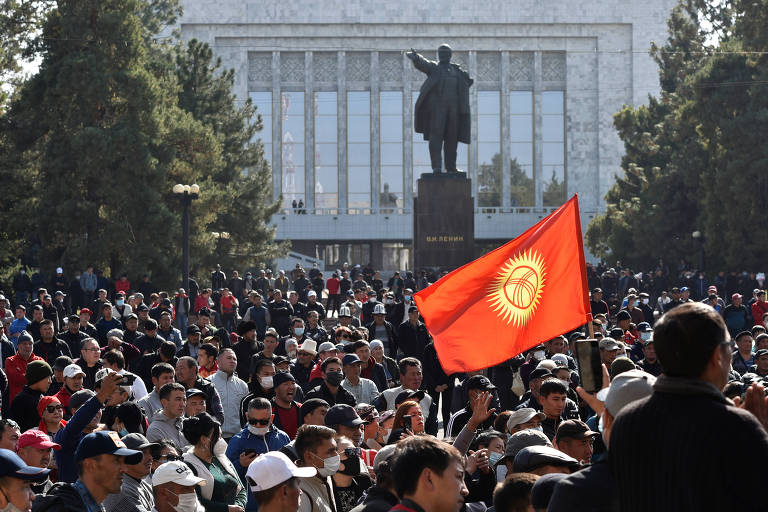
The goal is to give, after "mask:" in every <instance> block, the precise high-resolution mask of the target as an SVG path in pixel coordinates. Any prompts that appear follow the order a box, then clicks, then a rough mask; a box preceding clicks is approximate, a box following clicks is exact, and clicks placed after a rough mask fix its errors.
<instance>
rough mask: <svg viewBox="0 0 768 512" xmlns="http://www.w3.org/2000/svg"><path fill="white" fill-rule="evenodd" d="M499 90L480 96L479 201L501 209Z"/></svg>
mask: <svg viewBox="0 0 768 512" xmlns="http://www.w3.org/2000/svg"><path fill="white" fill-rule="evenodd" d="M500 97H501V93H500V92H499V91H479V92H478V93H477V105H478V108H477V111H478V119H477V138H478V143H477V156H478V168H477V190H478V194H477V201H478V205H479V206H501V104H500V103H499V99H500Z"/></svg>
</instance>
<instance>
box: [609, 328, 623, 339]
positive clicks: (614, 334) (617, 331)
mask: <svg viewBox="0 0 768 512" xmlns="http://www.w3.org/2000/svg"><path fill="white" fill-rule="evenodd" d="M608 336H610V337H611V338H613V339H616V340H618V339H621V338H623V337H624V331H622V330H621V328H620V327H614V328H613V329H611V330H610V331H608Z"/></svg>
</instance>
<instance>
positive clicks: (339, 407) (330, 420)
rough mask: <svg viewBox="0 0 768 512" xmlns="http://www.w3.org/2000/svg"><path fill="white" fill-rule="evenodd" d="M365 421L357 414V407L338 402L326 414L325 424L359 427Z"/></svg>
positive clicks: (328, 425)
mask: <svg viewBox="0 0 768 512" xmlns="http://www.w3.org/2000/svg"><path fill="white" fill-rule="evenodd" d="M363 423H365V422H364V421H363V420H362V419H360V416H358V415H357V412H356V411H355V408H354V407H352V406H351V405H347V404H336V405H334V406H333V407H331V408H330V409H328V412H327V413H326V414H325V425H326V426H327V427H330V426H332V425H344V426H345V427H357V426H358V425H362V424H363Z"/></svg>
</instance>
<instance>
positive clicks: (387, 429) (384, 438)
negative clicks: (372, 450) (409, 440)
mask: <svg viewBox="0 0 768 512" xmlns="http://www.w3.org/2000/svg"><path fill="white" fill-rule="evenodd" d="M391 433H392V429H391V428H385V429H384V435H383V436H381V438H382V439H383V440H384V442H385V443H386V442H388V441H389V435H390V434H391Z"/></svg>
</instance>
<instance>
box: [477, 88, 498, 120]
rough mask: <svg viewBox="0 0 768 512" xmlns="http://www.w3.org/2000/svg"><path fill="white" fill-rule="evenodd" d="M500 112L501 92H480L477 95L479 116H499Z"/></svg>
mask: <svg viewBox="0 0 768 512" xmlns="http://www.w3.org/2000/svg"><path fill="white" fill-rule="evenodd" d="M500 112H501V105H499V91H479V92H478V93H477V113H478V114H479V115H484V114H495V115H498V114H499V113H500Z"/></svg>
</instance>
